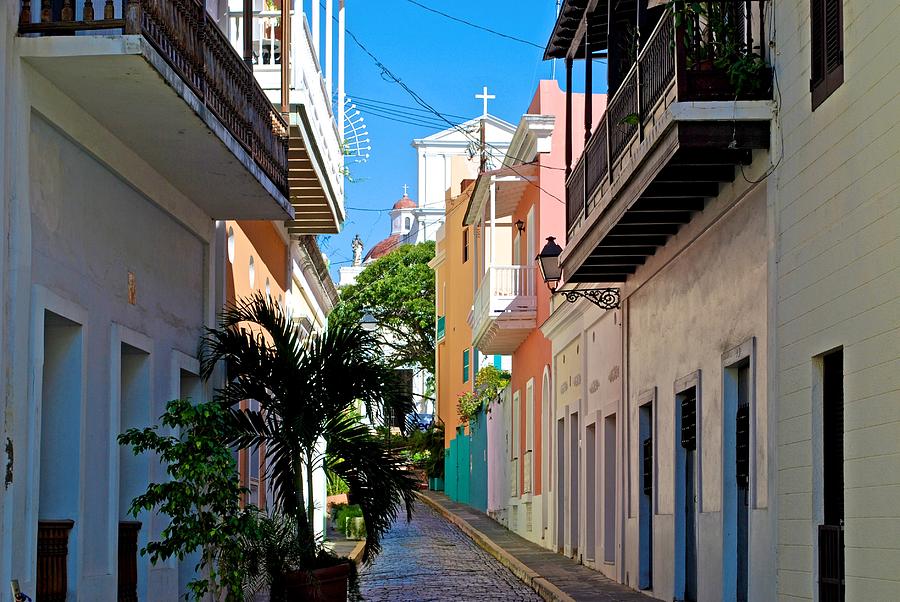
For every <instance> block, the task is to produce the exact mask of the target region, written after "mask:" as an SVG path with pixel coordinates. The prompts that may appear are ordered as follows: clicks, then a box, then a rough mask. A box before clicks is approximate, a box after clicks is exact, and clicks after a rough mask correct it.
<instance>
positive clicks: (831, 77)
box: [809, 0, 844, 111]
mask: <svg viewBox="0 0 900 602" xmlns="http://www.w3.org/2000/svg"><path fill="white" fill-rule="evenodd" d="M811 1H812V5H811V7H810V29H811V35H810V55H811V59H812V68H811V70H810V74H811V76H810V80H809V89H810V92H812V108H813V110H814V111H815V110H816V107H818V106H819V105H820V104H822V103H823V102H825V99H827V98H828V97H829V96H831V93H832V92H834V91H835V90H837V89H838V87H840V85H841V84H842V83H844V16H843V12H844V11H843V0H811Z"/></svg>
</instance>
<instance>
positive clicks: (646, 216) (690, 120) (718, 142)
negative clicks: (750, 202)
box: [548, 0, 773, 282]
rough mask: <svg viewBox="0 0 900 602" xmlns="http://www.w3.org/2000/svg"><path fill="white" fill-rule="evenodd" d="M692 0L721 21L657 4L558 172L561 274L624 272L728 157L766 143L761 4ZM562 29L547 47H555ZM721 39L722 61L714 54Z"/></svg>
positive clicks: (734, 160) (714, 182) (716, 178)
mask: <svg viewBox="0 0 900 602" xmlns="http://www.w3.org/2000/svg"><path fill="white" fill-rule="evenodd" d="M701 4H703V5H704V6H707V7H709V6H712V8H710V9H709V10H717V11H721V12H720V13H716V14H721V15H722V19H723V22H725V23H727V28H726V27H724V26H723V27H722V28H721V31H720V32H719V33H716V34H713V33H710V32H709V29H708V25H706V23H705V22H704V21H702V20H700V19H699V17H697V18H696V20H695V21H694V22H693V23H691V24H690V25H688V24H687V23H686V22H685V18H681V16H680V18H679V19H676V18H675V16H674V15H673V14H672V13H671V12H670V11H666V12H664V13H662V15H661V16H660V18H659V20H658V21H657V23H656V26H655V28H654V29H653V31H652V34H651V35H650V36H648V38H647V40H646V42H644V43H642V44H641V45H640V52H639V54H638V55H637V59H636V60H635V61H634V62H633V64H632V65H631V68H630V69H628V70H627V71H625V72H624V75H623V77H622V78H621V80H620V81H619V82H618V85H617V88H616V89H615V93H614V94H613V95H612V97H611V98H610V100H609V101H608V103H607V110H606V114H605V115H604V116H603V118H602V119H601V120H600V122H599V125H598V126H597V127H595V128H594V129H593V131H591V132H589V139H588V142H587V144H586V146H585V149H584V152H583V153H582V156H581V157H580V159H579V160H578V162H577V163H576V164H575V165H574V167H573V168H572V171H571V174H570V175H569V177H568V179H567V181H566V197H567V198H566V230H567V241H568V242H567V246H566V249H565V251H564V253H563V254H562V256H561V262H562V265H563V269H564V274H565V279H566V281H567V282H624V281H625V280H626V279H627V278H628V276H629V275H630V274H633V273H634V272H635V271H636V270H637V268H638V266H640V265H642V264H643V263H644V261H645V260H646V258H647V257H648V256H649V255H652V254H653V253H654V252H655V251H656V249H657V248H658V247H660V246H662V245H664V244H665V243H666V241H667V240H668V238H669V237H670V236H672V235H674V234H676V233H677V232H678V231H679V229H680V228H681V226H683V225H684V224H687V223H689V222H690V221H691V219H692V217H693V216H694V215H695V214H696V213H697V212H699V211H702V210H703V208H704V205H705V203H706V201H707V200H708V199H710V198H714V197H716V196H717V195H718V194H719V185H720V184H721V183H723V182H731V181H733V180H734V177H735V167H736V166H738V165H747V164H749V163H750V162H751V161H752V153H753V151H754V150H761V149H767V148H768V147H769V130H770V120H771V118H772V115H773V107H772V103H771V99H772V83H771V82H772V73H771V69H770V68H769V67H768V66H765V65H764V63H763V62H762V61H763V57H764V52H765V48H764V47H763V45H762V44H760V43H759V40H765V36H764V33H765V32H764V10H765V9H764V7H765V5H766V3H765V2H758V1H756V0H754V1H753V2H750V1H733V2H722V1H716V2H705V3H701ZM570 12H571V11H570ZM613 17H615V15H613ZM572 18H573V17H572V16H571V15H570V17H569V19H570V20H571V19H572ZM691 18H694V17H691ZM676 23H678V24H679V25H678V26H676ZM704 27H706V28H707V29H704ZM722 32H725V33H722ZM564 33H565V31H563V32H562V33H560V32H555V34H554V35H555V37H554V38H552V44H555V46H552V49H557V50H558V49H559V48H562V47H564V46H565V44H564V42H565V40H566V38H565V36H564V35H563V34H564ZM715 35H719V36H720V38H716V37H715ZM710 40H713V41H715V43H713V42H711V41H710ZM755 40H756V41H755ZM572 43H573V45H574V44H577V43H578V42H577V41H575V42H572ZM610 44H612V43H611V42H610ZM722 48H728V49H729V53H730V54H729V55H728V57H727V60H726V59H725V58H723V57H722V56H718V55H716V52H717V51H718V52H720V53H721V52H724V51H723V50H721V49H722ZM550 52H551V47H548V53H550ZM550 56H553V55H552V54H550ZM612 60H613V58H612V57H611V58H610V61H612ZM745 60H746V62H744V61H745ZM735 61H741V64H742V65H753V66H754V67H755V68H756V69H757V71H756V73H755V74H754V77H753V78H751V79H749V80H739V79H736V77H735V75H734V70H733V69H732V68H731V67H727V65H733V64H735ZM588 83H589V81H588ZM611 84H612V82H611ZM588 87H589V86H588ZM586 123H587V120H586Z"/></svg>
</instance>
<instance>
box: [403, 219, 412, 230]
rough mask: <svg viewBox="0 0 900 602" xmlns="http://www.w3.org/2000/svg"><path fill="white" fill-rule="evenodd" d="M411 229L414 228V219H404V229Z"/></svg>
mask: <svg viewBox="0 0 900 602" xmlns="http://www.w3.org/2000/svg"><path fill="white" fill-rule="evenodd" d="M411 227H412V218H411V217H406V218H404V220H403V229H404V230H407V231H408V230H409V229H410V228H411Z"/></svg>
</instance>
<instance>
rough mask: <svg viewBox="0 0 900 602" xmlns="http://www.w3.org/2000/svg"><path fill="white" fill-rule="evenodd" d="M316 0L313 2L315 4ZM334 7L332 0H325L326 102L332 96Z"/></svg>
mask: <svg viewBox="0 0 900 602" xmlns="http://www.w3.org/2000/svg"><path fill="white" fill-rule="evenodd" d="M316 1H317V0H313V2H316ZM333 44H334V5H333V4H332V0H325V89H326V90H328V102H329V103H330V102H332V100H331V99H332V97H333V96H334V81H333V78H332V73H333V72H334V71H333V65H334V46H333Z"/></svg>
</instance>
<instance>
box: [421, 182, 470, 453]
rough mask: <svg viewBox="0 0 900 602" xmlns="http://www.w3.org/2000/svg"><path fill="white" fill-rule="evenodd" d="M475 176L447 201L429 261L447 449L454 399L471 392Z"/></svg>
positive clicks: (438, 410) (438, 396) (439, 405)
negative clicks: (469, 210) (467, 222)
mask: <svg viewBox="0 0 900 602" xmlns="http://www.w3.org/2000/svg"><path fill="white" fill-rule="evenodd" d="M472 184H473V181H472V180H466V181H464V183H463V192H462V193H461V194H460V195H459V196H457V197H455V198H452V199H450V200H449V201H448V202H447V219H446V221H445V222H444V224H443V225H442V226H441V227H440V228H439V229H438V232H437V240H436V242H435V256H434V259H433V260H432V261H431V263H429V265H430V266H431V268H432V269H433V270H434V277H435V312H436V313H437V337H436V339H435V343H436V344H435V364H434V365H435V374H434V381H435V414H436V416H437V420H440V421H441V422H442V423H443V424H444V447H448V446H449V445H450V441H451V440H452V439H453V437H454V436H455V434H456V428H457V427H458V426H459V416H458V415H457V412H456V399H457V397H458V396H459V395H460V394H461V393H464V392H466V391H471V390H472V381H473V380H474V378H473V376H474V375H473V365H474V360H475V358H474V357H473V349H472V329H471V328H469V324H468V322H467V321H466V320H467V318H468V316H469V311H470V310H471V309H472V293H473V282H472V267H471V264H470V263H469V262H470V261H473V260H474V253H473V248H474V244H473V241H472V228H469V227H468V226H464V225H463V223H462V222H463V220H462V218H463V215H464V214H465V212H466V206H467V205H468V204H469V196H470V194H471V192H472Z"/></svg>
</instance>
